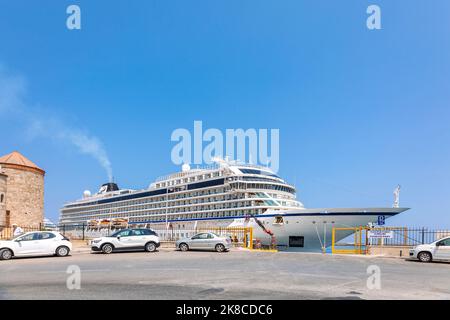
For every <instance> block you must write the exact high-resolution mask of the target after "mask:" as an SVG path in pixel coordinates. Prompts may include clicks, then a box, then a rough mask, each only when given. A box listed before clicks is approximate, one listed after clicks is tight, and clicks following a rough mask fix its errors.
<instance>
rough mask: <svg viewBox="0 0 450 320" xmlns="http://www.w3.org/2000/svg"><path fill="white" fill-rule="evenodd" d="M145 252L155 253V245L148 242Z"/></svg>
mask: <svg viewBox="0 0 450 320" xmlns="http://www.w3.org/2000/svg"><path fill="white" fill-rule="evenodd" d="M145 251H147V252H155V251H156V244H155V243H154V242H149V243H147V244H146V245H145Z"/></svg>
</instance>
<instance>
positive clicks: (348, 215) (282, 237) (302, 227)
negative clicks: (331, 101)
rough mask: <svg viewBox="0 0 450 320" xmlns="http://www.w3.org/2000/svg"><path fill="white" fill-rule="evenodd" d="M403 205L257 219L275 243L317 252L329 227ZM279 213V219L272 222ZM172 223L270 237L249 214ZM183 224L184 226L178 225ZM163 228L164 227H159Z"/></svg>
mask: <svg viewBox="0 0 450 320" xmlns="http://www.w3.org/2000/svg"><path fill="white" fill-rule="evenodd" d="M406 210H408V209H406V208H352V209H351V208H348V209H338V208H332V209H301V210H292V211H286V212H268V213H266V214H264V215H261V216H258V217H257V219H258V220H259V221H260V222H262V223H263V225H264V227H265V228H266V229H268V230H271V231H272V232H273V234H274V236H275V239H276V243H277V245H278V246H279V247H282V248H284V249H286V250H289V251H310V252H321V251H322V250H323V248H328V247H330V246H331V242H332V229H333V227H335V228H355V227H365V226H368V225H370V224H372V225H376V224H377V223H378V221H379V219H380V217H382V219H383V220H384V219H388V218H390V217H392V216H395V215H397V214H399V213H401V212H403V211H406ZM280 217H282V223H276V221H277V219H278V220H279V219H280ZM168 223H170V225H171V226H172V229H171V230H170V231H168V232H170V233H174V232H175V234H177V233H183V232H185V230H186V229H188V230H191V229H194V228H195V229H197V228H198V229H202V228H215V227H221V228H226V227H251V228H253V239H254V240H258V241H260V242H261V243H262V244H263V245H269V244H270V243H271V240H272V239H271V237H270V236H269V235H268V234H267V233H265V232H264V231H263V229H262V228H261V227H260V226H259V225H258V224H257V223H256V221H255V220H254V219H253V218H250V219H249V218H239V219H234V220H231V219H224V220H222V219H205V220H197V221H170V220H169V221H168ZM181 225H183V227H184V228H180V227H181ZM149 227H151V228H154V229H155V230H164V229H166V230H167V228H166V227H167V225H166V224H150V225H149ZM163 232H164V231H163ZM352 234H353V231H351V230H349V231H340V232H339V233H337V234H336V241H340V240H342V239H345V238H346V237H348V236H350V235H352ZM299 238H301V242H302V245H301V246H298V243H297V244H296V245H295V244H293V243H292V242H293V241H292V240H295V239H297V240H299Z"/></svg>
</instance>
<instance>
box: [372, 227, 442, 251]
mask: <svg viewBox="0 0 450 320" xmlns="http://www.w3.org/2000/svg"><path fill="white" fill-rule="evenodd" d="M382 229H384V230H386V231H391V232H392V234H393V237H392V238H391V239H377V240H375V241H374V240H372V243H371V245H383V246H405V247H411V246H417V245H420V244H426V243H432V242H435V241H437V240H439V239H442V238H445V237H448V236H450V230H432V229H427V228H398V227H395V228H390V227H386V228H382Z"/></svg>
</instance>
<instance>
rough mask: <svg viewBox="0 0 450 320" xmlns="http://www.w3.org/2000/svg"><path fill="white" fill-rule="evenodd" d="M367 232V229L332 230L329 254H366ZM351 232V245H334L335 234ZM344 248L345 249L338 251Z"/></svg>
mask: <svg viewBox="0 0 450 320" xmlns="http://www.w3.org/2000/svg"><path fill="white" fill-rule="evenodd" d="M368 230H369V228H367V227H355V228H333V230H332V235H331V252H332V253H333V254H367V251H368V243H369V241H368ZM339 231H353V234H354V242H353V244H336V232H339ZM339 247H345V249H342V248H341V249H339Z"/></svg>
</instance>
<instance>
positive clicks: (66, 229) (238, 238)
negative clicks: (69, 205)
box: [58, 224, 253, 247]
mask: <svg viewBox="0 0 450 320" xmlns="http://www.w3.org/2000/svg"><path fill="white" fill-rule="evenodd" d="M122 229H125V228H114V227H108V228H106V227H105V228H91V227H89V226H88V225H87V224H78V225H64V224H62V225H59V226H58V231H59V232H61V233H62V234H63V235H65V236H66V237H68V238H70V239H73V240H91V239H94V238H99V237H105V236H109V235H111V234H113V233H115V232H117V231H120V230H122ZM151 229H152V230H153V231H155V232H156V233H157V234H158V237H159V239H160V240H161V241H167V242H175V241H177V240H180V239H183V238H189V237H192V236H194V235H195V234H197V233H200V232H214V233H216V234H218V235H220V236H228V237H230V238H231V240H232V243H233V245H234V246H243V247H248V246H249V245H250V244H249V241H250V239H252V237H253V231H252V230H251V228H238V227H236V228H217V227H211V228H197V229H171V228H168V229H153V228H151Z"/></svg>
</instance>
